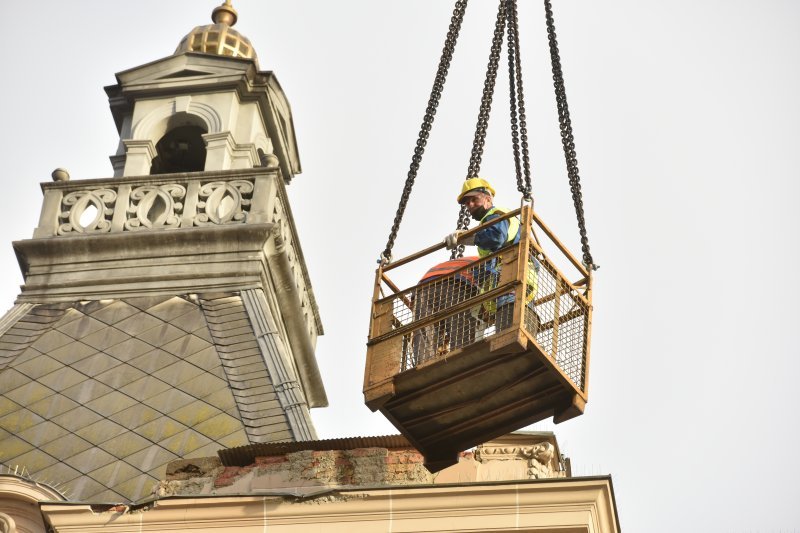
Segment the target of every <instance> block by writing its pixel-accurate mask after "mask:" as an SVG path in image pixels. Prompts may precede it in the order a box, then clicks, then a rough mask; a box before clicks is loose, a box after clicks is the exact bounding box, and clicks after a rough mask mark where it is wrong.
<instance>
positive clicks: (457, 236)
mask: <svg viewBox="0 0 800 533" xmlns="http://www.w3.org/2000/svg"><path fill="white" fill-rule="evenodd" d="M466 232H467V230H464V229H459V230H456V231H454V232H453V233H451V234H450V235H448V236H447V237H445V238H444V245H445V247H446V248H447V249H448V250H452V249H453V248H455V247H456V246H458V245H459V244H475V237H474V236H472V235H470V236H469V237H467V238H462V237H461V236H462V235H464V233H466ZM459 241H460V242H459Z"/></svg>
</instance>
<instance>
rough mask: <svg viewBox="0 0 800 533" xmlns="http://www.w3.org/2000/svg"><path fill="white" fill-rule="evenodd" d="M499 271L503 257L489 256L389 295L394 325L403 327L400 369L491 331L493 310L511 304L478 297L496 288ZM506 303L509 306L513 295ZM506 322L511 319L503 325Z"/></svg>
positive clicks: (506, 297) (444, 353)
mask: <svg viewBox="0 0 800 533" xmlns="http://www.w3.org/2000/svg"><path fill="white" fill-rule="evenodd" d="M501 272H502V257H501V256H493V257H490V258H488V259H483V260H477V261H474V262H472V263H469V264H468V265H466V266H465V267H463V268H460V269H458V270H455V271H453V272H451V273H449V274H447V275H443V276H439V277H436V278H434V279H431V280H428V281H425V282H424V283H421V284H419V285H416V286H414V287H412V288H410V289H406V290H404V291H401V292H400V293H398V294H396V295H394V296H392V297H391V302H392V315H393V321H392V329H393V330H397V329H400V328H402V329H403V330H404V333H402V335H403V342H402V349H403V353H402V354H400V356H401V358H402V364H401V369H402V370H408V369H409V368H413V367H415V366H417V365H418V364H421V363H425V362H427V361H431V360H433V359H435V358H438V357H442V356H446V355H447V354H448V353H450V352H451V351H453V350H456V349H458V348H462V347H464V346H467V345H469V344H472V343H474V342H476V341H478V340H481V339H483V338H486V337H487V336H489V335H492V334H493V333H495V332H496V331H497V330H498V327H497V324H496V316H497V314H498V313H497V308H498V306H499V305H501V304H504V303H505V304H508V303H509V302H508V295H502V296H500V297H497V298H493V299H490V300H486V299H485V298H483V299H481V298H479V297H480V296H481V295H482V294H485V293H486V292H488V291H490V290H492V289H495V288H497V287H498V283H499V281H500V275H501ZM510 303H511V307H512V308H513V298H512V299H511V301H510ZM508 315H509V317H510V316H511V310H510V309H509V311H508ZM509 325H510V321H509V322H508V324H505V325H504V326H505V327H507V326H509ZM501 326H502V325H501Z"/></svg>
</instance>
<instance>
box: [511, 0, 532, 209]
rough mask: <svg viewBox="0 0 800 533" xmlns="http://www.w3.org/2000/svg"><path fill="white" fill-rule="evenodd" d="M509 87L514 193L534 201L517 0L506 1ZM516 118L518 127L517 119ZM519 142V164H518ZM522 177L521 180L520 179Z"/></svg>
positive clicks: (526, 199)
mask: <svg viewBox="0 0 800 533" xmlns="http://www.w3.org/2000/svg"><path fill="white" fill-rule="evenodd" d="M507 16H508V87H509V93H510V98H509V100H510V108H511V144H512V148H513V152H514V167H515V169H516V174H517V190H518V191H519V192H520V193H522V199H523V200H525V201H533V197H532V196H531V190H532V187H531V165H530V152H529V149H528V126H527V121H526V117H525V95H524V92H523V89H522V60H521V58H520V48H521V47H520V43H519V22H518V19H517V1H516V0H508V7H507ZM518 115H519V126H517V116H518ZM520 140H521V143H522V157H521V159H522V161H521V163H520ZM523 177H524V179H523Z"/></svg>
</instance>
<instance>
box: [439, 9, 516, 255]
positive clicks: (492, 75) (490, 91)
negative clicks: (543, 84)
mask: <svg viewBox="0 0 800 533" xmlns="http://www.w3.org/2000/svg"><path fill="white" fill-rule="evenodd" d="M506 1H507V0H500V5H499V7H498V9H497V20H496V22H495V25H494V35H493V37H492V49H491V52H490V53H489V64H488V65H487V66H486V79H485V80H484V82H483V94H482V95H481V106H480V109H479V111H478V122H477V124H476V125H475V137H474V139H473V141H472V152H471V154H470V158H469V167H468V168H467V178H466V179H470V178H476V177H478V173H479V172H480V170H481V160H482V159H483V147H484V145H485V144H486V130H487V128H488V126H489V115H490V113H491V111H492V98H493V97H494V86H495V83H496V81H497V67H498V65H499V63H500V52H501V50H502V48H503V35H504V33H505V25H506ZM469 221H470V214H469V211H468V210H467V208H466V206H463V205H462V206H461V209H460V210H459V212H458V220H457V221H456V227H457V228H458V229H467V228H468V227H469ZM464 249H465V248H464V245H463V244H462V245H459V246H458V247H456V248H454V249H453V252H452V253H451V254H450V259H456V258H459V257H464Z"/></svg>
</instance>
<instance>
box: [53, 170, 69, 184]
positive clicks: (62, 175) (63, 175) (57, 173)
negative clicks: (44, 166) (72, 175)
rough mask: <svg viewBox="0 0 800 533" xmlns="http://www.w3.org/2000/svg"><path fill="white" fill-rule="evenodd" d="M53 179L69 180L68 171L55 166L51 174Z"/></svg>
mask: <svg viewBox="0 0 800 533" xmlns="http://www.w3.org/2000/svg"><path fill="white" fill-rule="evenodd" d="M50 176H52V178H53V181H69V172H67V169H65V168H60V167H59V168H57V169H55V170H54V171H53V173H52V174H50Z"/></svg>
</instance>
